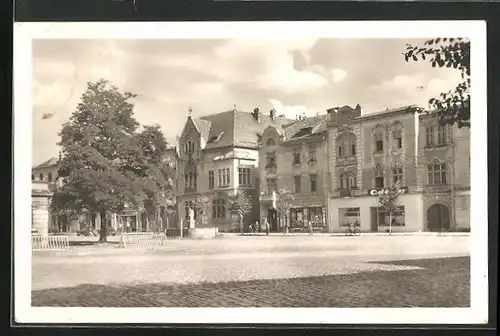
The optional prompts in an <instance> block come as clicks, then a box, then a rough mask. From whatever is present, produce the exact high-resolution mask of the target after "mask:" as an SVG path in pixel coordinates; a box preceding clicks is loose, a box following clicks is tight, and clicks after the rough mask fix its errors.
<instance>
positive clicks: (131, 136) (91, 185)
mask: <svg viewBox="0 0 500 336" xmlns="http://www.w3.org/2000/svg"><path fill="white" fill-rule="evenodd" d="M134 97H135V95H134V94H132V93H130V92H125V93H122V92H120V91H119V90H118V88H117V87H115V86H113V85H111V84H110V83H109V82H108V81H106V80H100V81H98V82H95V83H88V85H87V90H86V91H85V92H84V93H83V95H82V97H81V102H80V103H79V104H78V106H77V108H76V110H75V111H74V113H73V114H72V116H71V117H70V119H69V121H68V122H67V123H65V124H64V125H63V128H62V130H61V132H60V136H61V141H60V143H59V145H60V146H61V159H60V162H59V176H60V177H61V178H62V179H63V186H62V188H61V189H60V191H59V197H62V198H64V199H65V200H66V201H64V202H62V203H61V204H65V207H66V208H72V209H75V210H80V211H81V210H87V211H91V212H96V213H99V214H100V217H101V219H102V220H104V218H106V213H107V212H108V211H112V212H121V211H122V210H123V209H124V206H125V205H126V204H129V205H130V206H133V207H136V208H138V207H139V206H140V205H141V206H142V205H143V204H145V202H146V201H148V200H152V199H153V200H154V199H155V195H157V193H158V191H159V189H160V188H159V187H158V185H164V184H165V181H164V179H161V178H160V177H161V174H160V173H159V168H158V167H157V166H156V164H157V163H158V162H160V161H161V159H160V157H162V155H163V154H162V151H163V152H164V151H165V146H166V143H165V140H164V138H163V135H162V134H161V131H160V130H159V128H158V127H157V126H152V127H145V128H144V129H143V130H142V132H138V127H139V123H138V122H137V121H136V120H135V119H134V116H133V107H134V105H133V103H132V102H131V100H132V99H133V98H134ZM106 236H107V232H106V225H101V231H100V236H99V241H100V242H104V241H106Z"/></svg>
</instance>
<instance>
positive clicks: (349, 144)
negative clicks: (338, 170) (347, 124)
mask: <svg viewBox="0 0 500 336" xmlns="http://www.w3.org/2000/svg"><path fill="white" fill-rule="evenodd" d="M336 145H337V157H339V158H343V157H349V156H354V155H356V136H355V135H354V134H353V133H342V134H340V135H339V136H338V137H337V140H336Z"/></svg>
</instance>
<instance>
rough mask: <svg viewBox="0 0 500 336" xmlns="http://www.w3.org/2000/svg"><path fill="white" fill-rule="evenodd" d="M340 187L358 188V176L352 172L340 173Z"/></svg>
mask: <svg viewBox="0 0 500 336" xmlns="http://www.w3.org/2000/svg"><path fill="white" fill-rule="evenodd" d="M340 188H341V189H354V188H356V177H355V176H354V173H352V172H344V173H342V174H340Z"/></svg>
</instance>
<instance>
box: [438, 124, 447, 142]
mask: <svg viewBox="0 0 500 336" xmlns="http://www.w3.org/2000/svg"><path fill="white" fill-rule="evenodd" d="M437 144H438V145H444V144H446V127H445V126H438V129H437Z"/></svg>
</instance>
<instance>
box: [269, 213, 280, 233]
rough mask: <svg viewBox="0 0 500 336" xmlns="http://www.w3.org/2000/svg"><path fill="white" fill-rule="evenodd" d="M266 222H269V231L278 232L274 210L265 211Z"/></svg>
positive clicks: (276, 216)
mask: <svg viewBox="0 0 500 336" xmlns="http://www.w3.org/2000/svg"><path fill="white" fill-rule="evenodd" d="M267 221H268V222H269V231H271V232H278V212H277V211H276V209H268V210H267Z"/></svg>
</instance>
